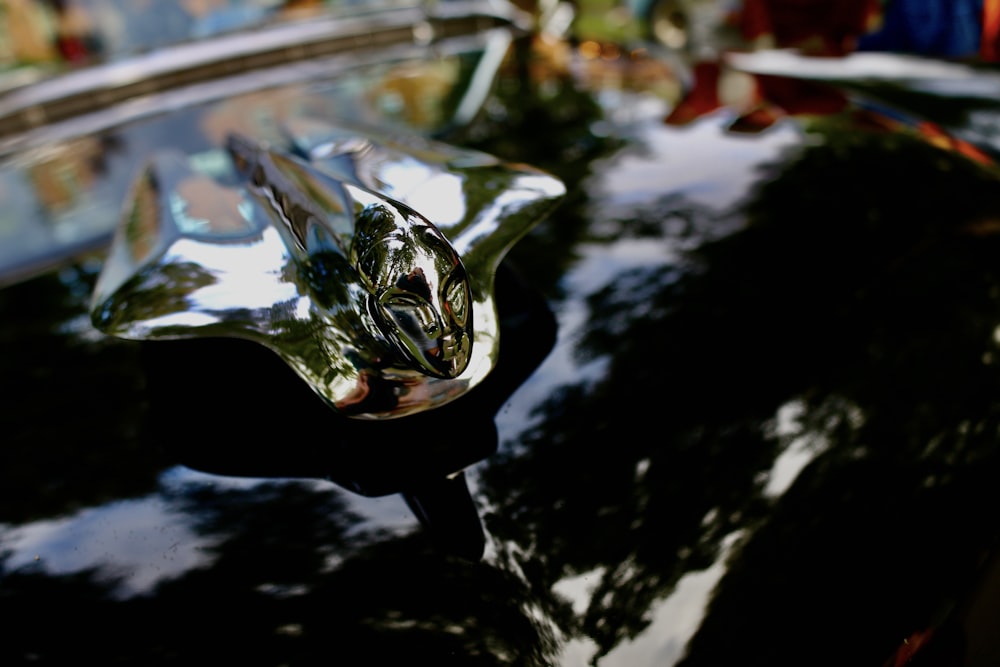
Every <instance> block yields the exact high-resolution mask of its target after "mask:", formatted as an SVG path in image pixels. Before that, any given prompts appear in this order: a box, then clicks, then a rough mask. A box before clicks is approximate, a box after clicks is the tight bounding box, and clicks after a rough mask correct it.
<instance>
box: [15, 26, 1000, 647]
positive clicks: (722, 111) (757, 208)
mask: <svg viewBox="0 0 1000 667" xmlns="http://www.w3.org/2000/svg"><path fill="white" fill-rule="evenodd" d="M522 47H524V51H522V52H521V56H522V57H524V58H525V59H523V60H520V61H518V60H517V59H516V58H515V59H513V60H512V61H511V63H512V65H511V67H510V68H509V69H506V68H505V69H502V70H501V71H500V75H499V79H498V81H497V85H496V87H495V88H494V89H493V92H492V93H491V96H490V98H489V99H488V100H487V101H486V102H485V104H484V107H483V113H482V114H480V115H478V116H477V117H476V118H475V119H474V120H472V121H471V122H469V123H466V124H463V125H462V126H461V127H457V128H455V127H448V128H445V129H444V130H441V131H440V132H439V133H438V135H437V136H439V137H440V138H443V139H446V140H448V141H451V142H453V143H456V144H460V145H465V146H470V147H474V148H477V149H481V150H485V151H487V152H490V153H493V154H496V155H498V156H500V157H502V158H504V159H509V160H516V161H523V162H526V163H529V164H532V165H535V166H538V167H541V168H543V169H546V170H548V171H549V172H550V173H553V174H555V175H556V176H558V177H559V178H560V179H562V180H563V182H564V183H565V184H566V185H567V187H568V193H569V194H568V195H567V197H566V199H565V200H564V201H563V203H562V204H561V205H560V206H559V208H558V209H557V210H556V211H555V212H554V213H553V214H552V215H551V216H550V217H549V218H548V219H546V220H545V221H544V222H543V223H541V224H540V225H539V226H538V227H536V228H535V229H533V230H532V231H531V233H530V234H528V236H526V237H525V238H524V239H523V240H522V241H520V242H519V244H518V245H517V246H515V248H514V249H513V250H512V251H511V253H510V255H509V258H508V260H507V262H506V263H505V267H504V269H503V272H502V275H504V276H507V278H509V279H510V281H511V282H510V283H505V284H506V285H508V288H509V290H511V291H507V292H505V294H507V295H511V294H514V295H516V296H517V298H513V299H510V298H508V299H507V300H506V301H504V300H502V299H501V301H500V308H501V313H502V314H504V315H505V316H506V317H507V319H506V326H507V327H508V328H507V329H505V335H506V334H509V335H508V336H507V339H506V342H504V343H502V347H501V359H500V363H499V365H498V369H497V371H496V372H497V376H496V381H495V382H494V383H493V384H492V385H489V386H488V387H486V390H485V391H483V392H479V393H475V392H474V393H473V394H470V396H468V397H466V398H463V399H460V400H459V401H457V402H456V403H455V404H454V406H456V409H442V410H441V411H440V412H439V411H432V412H431V413H428V414H427V415H426V416H421V418H420V419H415V420H414V421H413V422H412V428H409V429H406V428H402V429H400V427H393V428H396V429H397V430H396V431H394V432H392V433H388V432H386V433H382V432H379V435H370V434H369V433H367V432H363V431H361V430H360V429H361V427H362V426H365V425H361V426H357V427H351V428H358V429H359V430H358V431H357V432H356V433H352V434H350V436H349V437H348V436H345V432H344V431H343V430H342V429H343V428H345V427H344V425H343V424H342V423H341V422H340V421H339V420H336V419H333V418H332V415H331V418H329V419H327V416H326V414H325V413H324V412H322V411H317V410H316V408H317V406H316V405H313V404H312V403H310V401H309V399H311V398H312V397H311V396H302V395H301V394H300V390H301V387H300V386H299V384H297V383H298V380H297V378H295V377H294V376H292V375H291V374H287V373H284V371H285V370H286V369H284V368H276V369H272V368H271V366H270V364H271V362H272V361H273V360H272V359H271V358H270V357H268V356H267V355H266V353H265V352H263V351H260V350H256V349H249V348H245V347H244V346H242V345H241V344H239V343H236V342H231V341H230V342H226V341H211V342H209V343H206V344H205V345H200V346H197V345H192V346H188V347H185V345H186V344H182V343H173V342H154V343H142V344H139V343H129V342H124V341H119V340H115V339H111V338H108V337H105V336H102V335H100V334H98V333H97V332H95V331H94V330H93V329H92V328H91V326H90V324H89V320H88V318H87V314H86V308H87V303H88V299H89V295H90V289H91V288H92V286H93V281H94V279H95V276H96V272H97V271H98V269H99V266H100V252H99V251H98V252H97V253H95V254H93V255H85V256H81V257H79V258H78V259H77V260H75V261H72V262H69V263H66V264H64V265H61V266H60V267H59V268H57V269H54V270H52V271H49V272H46V273H43V274H41V275H37V276H36V277H34V278H33V279H31V280H25V281H20V282H18V283H16V284H12V285H10V286H9V287H7V288H6V289H4V290H3V292H2V293H0V309H2V311H0V312H2V313H3V326H2V327H0V336H2V345H3V348H2V353H0V364H2V366H0V368H2V372H0V377H2V378H3V380H2V382H3V386H4V392H3V395H4V396H5V398H4V403H3V405H4V409H3V437H2V442H3V445H2V447H0V457H2V461H3V464H2V466H0V475H2V485H0V488H2V489H3V491H2V493H0V575H2V579H0V607H2V608H3V609H5V610H7V611H8V612H9V613H7V614H5V618H6V619H7V620H6V621H5V628H6V632H4V640H3V642H2V644H0V656H3V662H4V663H5V664H20V663H28V662H41V663H43V664H44V663H46V662H48V663H50V664H52V663H56V664H58V663H63V662H69V661H73V662H79V661H80V660H83V659H84V658H88V659H93V660H97V661H100V662H102V663H104V664H191V663H192V662H227V663H244V664H315V663H319V662H332V661H338V660H347V661H353V660H356V659H357V657H358V656H364V659H365V661H366V662H371V663H373V664H379V663H383V662H389V661H399V660H412V659H413V658H414V657H415V656H420V657H421V658H426V659H427V660H429V661H432V662H435V663H437V664H452V663H453V664H462V665H469V664H484V665H493V664H516V665H525V664H539V665H541V664H557V665H566V666H571V665H583V664H588V663H591V662H595V663H596V664H600V665H608V666H612V665H653V664H656V665H665V664H679V665H684V666H685V667H693V666H695V665H719V664H735V663H739V664H760V665H764V664H767V665H776V664H802V663H810V664H829V665H844V664H856V665H861V664H867V665H882V664H884V663H885V662H886V660H889V659H890V658H891V657H892V656H893V655H894V653H895V652H896V651H897V649H898V647H899V645H900V644H901V643H903V642H904V640H908V638H914V639H913V640H914V641H916V639H918V638H920V639H921V640H923V639H925V638H926V637H929V636H931V635H932V634H933V635H934V636H935V638H936V641H937V644H936V646H937V647H938V650H940V651H942V652H943V653H945V654H946V655H949V656H952V657H958V658H960V659H959V662H958V663H956V664H988V663H989V662H990V660H989V659H988V658H989V657H990V653H989V652H990V651H991V650H994V649H993V647H991V646H990V645H988V644H987V645H984V644H981V643H977V642H978V637H979V635H976V634H975V633H973V632H968V631H967V628H968V627H969V626H968V625H967V626H961V625H955V623H958V622H959V621H962V620H967V619H970V618H971V619H983V618H985V619H989V618H991V616H990V614H989V612H988V611H987V612H982V611H981V609H982V608H981V607H975V604H979V603H978V602H977V601H976V599H975V598H970V597H969V594H970V593H969V592H970V591H973V592H974V591H976V590H982V589H980V588H976V587H974V586H973V584H975V583H976V582H977V581H979V579H977V577H980V576H985V575H983V574H982V573H983V572H988V569H984V568H985V567H986V565H988V563H989V558H990V554H991V549H992V547H993V544H994V540H995V538H996V528H995V526H993V522H992V521H991V520H990V516H991V515H992V514H993V513H994V512H995V510H996V509H997V508H998V506H1000V496H998V488H1000V487H998V486H997V484H996V481H995V480H996V476H997V474H998V468H1000V456H998V454H997V452H998V450H997V447H996V444H997V434H998V432H1000V413H998V411H997V407H996V405H997V397H998V396H1000V370H998V366H997V364H998V357H997V353H998V350H997V346H998V340H1000V336H998V333H997V332H998V331H1000V329H998V324H1000V245H998V244H1000V234H998V230H1000V227H998V221H1000V180H998V177H997V175H998V172H997V168H996V166H995V164H994V162H993V159H994V155H995V147H994V144H993V141H994V140H993V134H992V133H991V131H990V129H989V128H991V127H993V124H992V123H994V122H995V121H996V118H998V116H997V105H996V103H995V101H994V100H993V99H992V98H988V97H984V96H982V95H980V94H978V93H975V92H974V91H973V92H970V91H968V90H965V91H959V92H955V91H954V87H955V85H954V84H955V82H956V81H957V80H959V79H960V78H961V77H957V78H951V79H948V78H945V79H941V78H938V79H936V80H937V82H938V83H939V84H940V85H937V86H931V85H923V84H922V85H921V86H915V85H914V84H913V83H912V81H909V82H908V81H902V80H899V79H889V80H887V79H884V78H883V79H882V80H879V81H876V80H873V79H871V78H870V77H869V78H865V77H861V78H859V77H857V76H853V75H852V76H850V77H846V76H845V77H841V78H842V79H844V80H842V81H838V82H834V83H836V84H837V85H835V86H833V87H832V88H831V87H829V86H831V85H832V84H831V83H830V82H829V81H827V82H824V83H819V82H817V81H816V80H815V79H813V80H812V81H811V82H810V83H809V84H808V85H806V84H802V83H801V81H799V84H798V85H800V86H802V87H801V88H799V89H798V90H799V93H798V94H797V95H793V96H791V97H787V96H786V97H784V98H780V99H779V100H778V101H779V102H781V103H780V104H778V103H775V104H774V105H771V106H769V107H768V108H769V110H770V111H771V112H772V114H771V116H769V120H768V121H767V122H766V123H761V122H760V116H759V115H758V116H753V115H752V114H747V113H746V110H744V109H734V108H732V107H728V106H720V107H719V108H716V109H714V110H709V111H707V112H704V113H701V114H700V115H697V116H696V117H693V118H691V119H690V120H687V121H686V122H683V123H681V122H677V119H676V116H675V118H674V120H673V121H669V119H670V115H671V112H672V110H673V109H675V108H676V106H675V105H671V104H668V103H666V102H665V101H664V99H663V97H662V96H661V95H658V94H656V93H657V88H656V86H655V85H649V84H650V83H652V84H658V83H662V82H663V81H664V79H665V78H666V79H669V77H668V76H667V75H666V74H663V73H662V72H661V74H658V75H657V76H656V77H654V78H653V79H652V80H647V81H646V83H645V84H641V85H640V84H635V85H633V86H630V85H629V84H630V83H632V82H634V81H636V80H638V79H639V78H641V77H637V76H636V77H635V78H633V79H629V78H627V77H631V76H635V73H636V71H637V70H638V68H639V67H641V66H645V65H646V64H648V62H649V61H647V60H642V61H641V62H640V64H639V65H636V64H635V63H632V64H631V65H629V64H627V63H624V62H623V61H619V62H617V63H614V64H611V65H605V66H606V67H621V68H625V69H621V70H619V74H621V75H622V76H620V77H619V79H617V80H618V81H619V82H623V81H624V82H625V83H624V84H620V85H617V86H615V87H609V86H606V85H603V86H602V85H597V84H596V83H595V81H598V80H599V78H598V74H599V73H595V72H594V71H592V70H588V71H587V72H585V73H583V74H581V71H582V68H584V67H594V66H597V65H599V64H600V63H594V62H591V61H586V62H585V61H583V60H581V59H580V58H579V56H578V55H577V56H575V57H576V61H575V66H576V68H577V69H575V70H573V71H565V70H560V69H558V68H551V67H549V66H547V63H548V61H544V60H542V61H540V60H539V56H538V55H537V51H529V50H528V49H527V44H525V45H522ZM519 63H520V64H521V65H522V66H523V68H522V69H518V67H516V65H518V64H519ZM658 71H659V70H658ZM574 72H575V73H574ZM602 72H603V73H604V74H607V71H603V70H602ZM758 75H759V76H762V77H774V78H772V79H769V81H771V82H772V83H774V82H777V81H779V79H780V80H781V81H784V82H785V83H788V84H789V85H791V86H793V88H792V89H793V90H794V83H795V82H794V81H793V80H790V79H786V78H781V77H778V75H777V74H775V73H773V72H768V73H762V74H758ZM990 76H991V74H990V73H989V72H978V73H977V72H969V77H968V80H969V81H979V82H980V83H982V82H989V81H991V79H990V78H989V77H990ZM622 77H625V78H622ZM604 80H605V81H606V80H607V79H604ZM790 82H791V83H790ZM949 82H950V83H951V84H952V86H951V88H952V89H951V90H948V91H946V92H942V90H943V89H944V88H945V84H947V83H949ZM926 83H927V82H926V81H924V84H926ZM778 89H781V90H786V89H782V88H778ZM778 89H776V88H773V87H772V88H771V90H772V91H773V90H778ZM818 89H821V90H822V91H823V93H822V95H821V97H822V98H823V99H828V97H827V95H833V97H834V98H835V99H836V100H837V102H836V104H834V105H833V106H832V107H830V106H826V107H824V109H825V111H824V113H822V114H820V113H817V112H816V111H815V107H807V108H804V107H802V106H795V105H793V104H791V103H790V102H789V100H790V99H797V100H801V99H803V98H804V97H806V96H808V95H812V94H813V92H814V91H816V90H818ZM831 91H835V92H831ZM771 101H772V102H773V101H774V100H773V99H772V100H771ZM190 114H191V116H190V117H188V118H187V119H186V120H185V119H184V118H183V116H180V115H178V116H172V120H171V122H176V123H181V124H183V125H184V126H185V127H192V126H196V125H197V122H196V121H194V122H192V119H193V118H195V117H196V116H197V114H198V112H195V111H192V112H190ZM668 121H669V122H668ZM200 127H207V125H204V124H203V125H201V126H200ZM123 136H124V137H125V138H124V140H125V141H126V142H127V146H126V147H127V150H128V151H131V150H133V148H136V147H138V146H141V145H142V137H143V136H147V137H148V136H149V135H142V134H141V133H136V134H135V135H134V136H133V135H127V134H126V135H118V137H119V139H121V138H122V137H123ZM135 137H138V138H135ZM189 141H193V142H204V141H205V139H204V138H203V137H202V138H189ZM115 148H116V146H115V144H113V143H111V144H106V145H105V152H104V153H103V154H104V155H108V156H111V157H110V159H111V161H112V163H113V162H114V160H115V159H116V158H115V157H114V156H115ZM123 154H124V153H123ZM115 169H116V168H115V167H114V166H112V167H111V168H109V169H108V170H106V171H104V172H103V173H105V174H108V173H113V172H114V171H115ZM98 173H102V172H100V171H99V172H98ZM106 182H110V181H102V183H106ZM507 278H504V280H507ZM503 345H507V348H506V349H507V350H511V351H516V352H517V353H518V354H510V355H509V356H508V357H505V356H504V349H505V348H504V347H503ZM511 358H513V359H518V360H525V359H526V360H529V361H530V362H531V363H530V364H529V365H528V366H521V367H517V366H516V365H515V367H513V368H511V367H510V362H509V359H511ZM373 428H374V426H373ZM338 429H340V430H338ZM373 433H374V431H373ZM369 437H370V439H369ZM344 443H348V444H346V445H345V444H344ZM458 469H461V470H463V471H464V472H463V473H462V476H460V477H458V478H457V481H458V483H463V482H464V483H465V484H467V485H468V489H469V490H470V495H469V497H468V498H465V497H464V496H463V494H462V488H458V489H457V490H456V487H455V486H453V483H455V482H456V478H452V479H451V481H450V482H448V481H445V479H446V475H447V473H449V472H451V471H454V470H458ZM404 492H405V493H409V494H410V495H409V496H404V495H402V494H403V493H404ZM406 497H409V498H410V500H411V501H412V500H413V498H417V499H418V500H419V499H423V500H424V501H425V502H426V503H428V505H427V506H423V509H421V508H422V506H421V505H420V503H419V502H418V503H417V504H416V505H414V504H413V503H412V502H411V504H409V505H408V504H407V502H406V500H405V498H406ZM466 502H471V506H472V507H473V508H474V509H475V514H474V515H471V516H470V515H469V514H468V513H463V511H464V510H463V509H462V508H467V507H469V505H466V504H465V503H466ZM428 508H429V511H430V516H431V517H432V518H433V519H434V521H431V522H429V523H428V521H427V519H428V516H426V515H422V514H421V512H422V511H425V510H428ZM476 515H478V516H476ZM419 518H423V519H425V522H424V523H421V521H420V520H419ZM480 522H481V531H482V532H481V533H479V532H477V531H478V530H479V528H480ZM477 539H482V542H481V543H479V542H476V540H477ZM470 540H472V542H470ZM470 545H471V546H470ZM479 549H482V552H483V554H482V557H481V558H480V557H479ZM963 605H965V606H963ZM946 612H951V614H952V615H950V616H949V615H948V614H947V613H946ZM984 613H985V615H983V614H984ZM945 619H951V620H945ZM955 619H957V620H955ZM971 623H972V622H971V621H970V624H971ZM935 633H936V634H935ZM887 664H888V663H887ZM895 664H900V663H898V662H897V663H895Z"/></svg>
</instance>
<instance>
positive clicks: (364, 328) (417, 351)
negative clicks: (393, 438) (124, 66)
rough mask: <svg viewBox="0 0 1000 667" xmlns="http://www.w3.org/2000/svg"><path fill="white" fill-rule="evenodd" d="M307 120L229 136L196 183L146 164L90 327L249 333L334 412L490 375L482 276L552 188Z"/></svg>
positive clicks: (511, 172)
mask: <svg viewBox="0 0 1000 667" xmlns="http://www.w3.org/2000/svg"><path fill="white" fill-rule="evenodd" d="M317 126H318V125H317V123H311V124H310V129H311V134H310V135H309V136H308V137H298V136H294V133H293V132H292V131H291V130H289V129H288V128H285V129H284V131H283V132H282V133H279V137H278V138H276V139H271V140H269V141H256V140H253V139H250V138H247V137H245V136H242V135H231V136H230V137H229V139H228V141H227V143H226V146H225V147H224V149H220V153H221V154H222V155H224V156H225V158H226V160H224V161H221V162H223V163H224V164H226V165H227V168H226V169H225V170H223V171H222V172H216V173H212V174H208V173H203V172H200V171H199V170H198V169H197V168H196V167H195V166H194V165H193V164H192V161H191V160H190V159H189V158H188V156H186V155H184V154H182V153H179V152H169V151H167V152H159V153H156V154H154V155H152V156H151V157H150V159H149V160H148V162H147V164H146V166H145V168H144V169H143V170H142V171H141V172H140V173H139V175H138V176H137V178H136V179H135V182H134V184H133V186H132V189H131V191H130V195H129V198H128V201H127V202H126V206H125V208H124V213H123V216H122V219H121V222H120V224H119V227H118V229H117V232H116V235H115V239H114V241H113V243H112V247H111V249H110V251H109V253H108V256H107V259H106V261H105V264H104V267H103V269H102V272H101V275H100V277H99V279H98V282H97V285H96V287H95V290H94V293H93V297H92V302H91V319H92V321H93V323H94V325H95V326H96V327H97V328H98V329H100V330H101V331H103V332H104V333H106V334H108V335H112V336H118V337H122V338H129V339H137V340H154V339H171V338H197V337H206V336H211V337H220V336H221V337H237V338H245V339H250V340H253V341H256V342H258V343H260V344H262V345H264V346H266V347H268V348H270V349H271V350H272V351H274V352H275V353H276V354H278V355H279V356H280V357H281V358H282V359H283V360H284V361H285V362H286V363H287V364H288V365H289V366H290V367H291V368H292V369H294V370H295V372H296V373H297V374H298V375H299V376H300V377H301V378H302V379H303V380H304V381H305V382H306V383H307V384H308V385H309V386H310V387H311V388H312V389H313V391H315V393H316V394H318V395H319V396H320V397H321V398H322V399H323V400H324V401H325V402H326V403H327V404H328V405H329V406H330V407H332V408H333V409H334V410H336V411H337V412H339V413H341V414H343V415H345V416H348V417H355V418H359V419H391V418H395V417H401V416H405V415H408V414H414V413H417V412H422V411H425V410H428V409H432V408H436V407H439V406H442V405H444V404H446V403H449V402H451V401H452V400H454V399H456V398H458V397H459V396H461V395H463V394H464V393H466V392H467V391H469V390H470V389H471V388H472V387H474V386H476V385H477V384H479V383H480V382H481V381H482V380H483V379H484V378H485V377H486V376H487V375H488V374H489V372H490V371H491V370H492V368H493V367H494V366H495V364H496V360H497V356H498V349H499V328H498V325H497V311H496V303H495V296H494V282H495V272H496V270H497V267H498V266H499V264H500V262H501V260H502V259H503V257H504V256H505V255H506V253H507V251H508V250H509V249H510V248H511V247H512V246H513V245H514V243H515V242H516V241H517V240H518V239H520V238H521V237H522V236H523V235H524V234H525V233H526V232H527V231H528V230H529V229H530V228H531V227H532V226H534V225H535V224H537V223H538V222H539V221H540V220H541V219H542V218H543V217H544V216H545V214H546V213H547V212H548V211H549V210H550V209H551V207H552V206H554V205H555V204H556V203H557V202H558V201H559V199H560V198H561V197H562V195H563V194H564V187H563V185H562V184H561V183H560V182H559V181H558V180H557V179H555V178H554V177H552V176H550V175H548V174H546V173H544V172H541V171H539V170H537V169H534V168H532V167H528V166H524V165H513V164H508V163H504V162H502V161H501V160H499V159H497V158H494V157H492V156H489V155H486V154H482V153H478V152H475V151H469V150H464V149H460V148H456V147H453V146H450V145H447V144H442V143H439V142H434V141H431V140H428V139H424V138H420V137H408V138H406V139H400V138H398V137H383V136H380V135H379V134H378V133H377V132H373V131H370V130H361V131H359V130H357V129H353V128H342V127H337V126H333V125H322V126H320V127H321V128H322V130H321V131H320V132H318V133H317V131H316V128H317ZM331 147H333V148H331ZM218 162H220V161H217V163H218ZM194 185H197V187H194Z"/></svg>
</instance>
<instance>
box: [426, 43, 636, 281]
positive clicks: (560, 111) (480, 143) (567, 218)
mask: <svg viewBox="0 0 1000 667" xmlns="http://www.w3.org/2000/svg"><path fill="white" fill-rule="evenodd" d="M535 57H536V54H534V53H533V52H532V50H531V40H530V39H523V40H518V41H516V42H515V48H514V51H513V53H512V58H511V62H510V67H509V68H508V69H506V70H504V71H503V72H502V73H501V76H500V80H499V82H498V86H497V90H496V95H495V96H494V97H493V98H491V100H490V101H489V104H488V105H487V107H486V109H485V110H484V113H483V114H482V115H481V116H480V117H479V118H478V119H476V121H475V122H473V123H471V124H470V125H469V126H468V127H466V128H462V129H461V130H457V131H455V132H453V133H452V134H451V135H449V136H446V137H444V139H445V140H447V141H451V142H453V143H456V144H461V145H464V146H467V147H470V148H475V149H477V150H482V151H484V152H486V153H490V154H492V155H495V156H497V157H499V158H501V159H503V160H509V161H512V162H522V163H525V164H530V165H532V166H534V167H538V168H540V169H544V170H545V171H547V172H549V173H551V174H553V175H554V176H556V177H557V178H559V179H560V180H562V182H563V183H564V184H565V185H566V189H567V196H566V197H565V198H564V199H563V200H562V201H561V202H560V204H559V208H558V210H557V212H556V213H554V214H553V215H552V216H551V220H550V221H547V222H545V223H543V224H541V225H539V226H537V227H535V228H533V229H532V231H531V232H530V233H529V234H528V236H526V237H525V238H524V239H523V240H522V241H519V242H518V243H517V245H515V246H514V248H513V250H511V252H510V255H509V257H510V259H511V260H512V262H514V263H515V264H518V265H520V264H525V265H528V264H530V265H533V267H534V268H535V269H536V270H537V271H538V273H537V275H536V276H535V280H534V282H535V284H536V286H538V287H539V288H541V289H543V290H544V291H546V292H548V293H552V292H554V291H555V289H556V285H557V283H558V280H559V277H560V276H561V275H562V274H563V272H564V269H565V268H566V263H568V262H569V261H571V259H572V257H571V256H569V254H568V253H570V252H571V249H572V247H573V245H574V242H575V240H576V239H577V238H578V235H579V234H580V233H581V232H582V231H583V230H584V228H585V225H584V223H583V220H584V219H585V218H586V207H587V204H588V199H589V194H588V193H587V191H586V188H584V187H580V186H581V185H582V184H583V183H584V181H585V179H586V178H587V176H588V175H589V174H590V168H591V165H592V162H593V161H594V159H596V158H597V157H599V156H600V155H603V154H605V153H607V152H609V151H611V150H613V149H614V148H616V147H618V146H619V145H620V142H619V141H618V140H616V139H614V138H611V137H607V136H601V135H598V134H596V133H594V132H593V131H592V129H591V125H592V123H594V122H595V121H597V120H599V119H600V118H601V115H602V111H601V108H600V106H599V105H598V104H597V102H596V101H595V100H594V98H593V95H592V94H591V93H590V92H588V91H586V90H583V89H582V88H580V87H579V86H578V85H577V83H576V82H575V81H573V79H572V78H571V77H570V76H569V74H568V73H553V74H552V75H551V76H550V77H547V78H541V79H532V77H531V76H530V75H529V68H530V65H531V62H532V60H533V58H535ZM466 194H467V196H469V197H470V198H472V197H474V196H477V194H478V195H486V194H488V193H487V192H482V193H466ZM541 269H547V274H546V275H544V276H543V275H541V271H540V270H541Z"/></svg>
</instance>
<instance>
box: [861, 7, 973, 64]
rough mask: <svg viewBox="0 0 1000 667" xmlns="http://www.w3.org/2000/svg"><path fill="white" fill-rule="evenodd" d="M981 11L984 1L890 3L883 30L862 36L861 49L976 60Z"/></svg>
mask: <svg viewBox="0 0 1000 667" xmlns="http://www.w3.org/2000/svg"><path fill="white" fill-rule="evenodd" d="M982 12H983V2H982V0H889V1H888V2H886V5H885V9H884V14H883V22H882V27H881V28H880V29H878V30H876V31H874V32H872V33H870V34H868V35H864V36H862V37H861V38H860V40H859V41H858V50H860V51H896V52H904V53H918V54H921V55H927V56H938V57H943V58H967V57H973V56H975V55H977V54H978V52H979V42H980V35H981V31H982V30H981V17H982Z"/></svg>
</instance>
